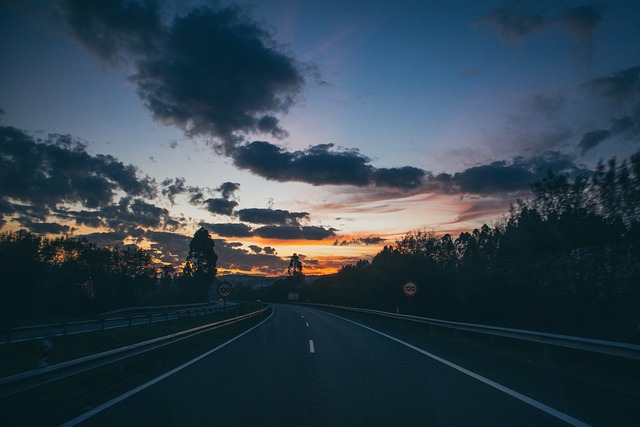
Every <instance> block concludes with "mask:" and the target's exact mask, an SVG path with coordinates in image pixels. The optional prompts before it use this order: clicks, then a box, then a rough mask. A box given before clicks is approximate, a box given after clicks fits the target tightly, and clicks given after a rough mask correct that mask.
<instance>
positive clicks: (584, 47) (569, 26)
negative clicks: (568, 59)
mask: <svg viewBox="0 0 640 427" xmlns="http://www.w3.org/2000/svg"><path fill="white" fill-rule="evenodd" d="M600 21H602V16H600V14H599V13H598V12H596V10H595V9H593V8H591V7H587V6H579V7H572V8H566V9H563V10H562V11H561V13H560V16H558V17H557V18H556V19H555V20H554V21H552V23H557V24H558V25H559V26H560V27H561V28H562V29H563V30H564V32H565V33H566V34H567V35H568V36H569V37H571V38H572V39H573V40H574V41H575V42H576V47H575V49H576V50H578V51H582V52H586V53H587V54H591V51H592V50H593V45H592V38H593V29H594V28H595V27H596V25H597V24H598V23H599V22H600Z"/></svg>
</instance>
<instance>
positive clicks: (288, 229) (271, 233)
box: [201, 223, 336, 240]
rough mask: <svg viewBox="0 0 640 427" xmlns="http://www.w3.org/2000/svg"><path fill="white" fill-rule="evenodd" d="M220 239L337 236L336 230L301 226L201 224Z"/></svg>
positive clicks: (321, 237) (318, 237)
mask: <svg viewBox="0 0 640 427" xmlns="http://www.w3.org/2000/svg"><path fill="white" fill-rule="evenodd" d="M201 225H202V226H204V227H205V228H208V229H209V230H211V231H212V232H213V233H215V234H216V235H218V236H220V237H237V238H238V237H239V238H242V237H261V238H264V239H276V240H324V239H326V238H329V237H332V236H335V231H336V230H335V229H334V228H324V227H319V226H301V225H265V226H262V227H258V228H253V229H252V228H251V227H249V226H248V225H246V224H242V223H226V224H210V223H201Z"/></svg>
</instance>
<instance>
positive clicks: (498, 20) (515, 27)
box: [477, 6, 545, 40]
mask: <svg viewBox="0 0 640 427" xmlns="http://www.w3.org/2000/svg"><path fill="white" fill-rule="evenodd" d="M477 23H478V24H483V25H488V26H489V27H491V29H492V30H494V31H495V32H496V33H497V34H498V36H500V37H501V38H503V39H505V40H521V39H523V38H525V37H526V36H528V35H530V34H532V33H534V32H537V31H540V30H542V29H543V28H544V27H545V20H544V17H543V16H542V15H541V14H538V13H527V12H523V11H517V10H516V9H515V7H513V6H503V7H500V8H498V9H494V10H493V11H491V13H489V14H488V15H487V16H484V17H483V18H480V19H479V20H478V21H477Z"/></svg>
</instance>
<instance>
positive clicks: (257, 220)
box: [237, 208, 309, 225]
mask: <svg viewBox="0 0 640 427" xmlns="http://www.w3.org/2000/svg"><path fill="white" fill-rule="evenodd" d="M237 213H238V218H239V219H240V221H245V222H250V223H253V224H269V225H299V224H300V221H301V220H308V219H309V214H308V213H307V212H289V211H286V210H281V209H261V208H248V209H240V210H239V211H238V212H237Z"/></svg>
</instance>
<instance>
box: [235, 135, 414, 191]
mask: <svg viewBox="0 0 640 427" xmlns="http://www.w3.org/2000/svg"><path fill="white" fill-rule="evenodd" d="M232 157H233V160H234V164H235V165H236V166H237V167H239V168H241V169H247V170H250V171H251V172H253V173H255V174H257V175H259V176H262V177H263V178H266V179H269V180H272V181H279V182H286V181H300V182H306V183H309V184H312V185H354V186H368V185H373V184H375V185H377V186H381V187H395V188H403V189H411V188H416V187H418V186H419V185H420V183H421V180H422V177H423V176H424V171H423V170H421V169H418V168H414V167H409V166H407V167H402V168H388V169H387V168H385V169H376V168H374V167H373V166H371V164H370V159H369V158H368V157H366V156H364V155H362V154H360V152H359V151H358V150H337V149H335V146H334V145H333V144H320V145H314V146H311V147H309V148H307V149H306V150H301V151H294V152H290V151H287V150H285V149H284V148H281V147H279V146H277V145H274V144H271V143H269V142H266V141H253V142H250V143H247V144H244V145H240V146H238V147H237V148H236V149H235V150H234V152H233V153H232Z"/></svg>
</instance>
